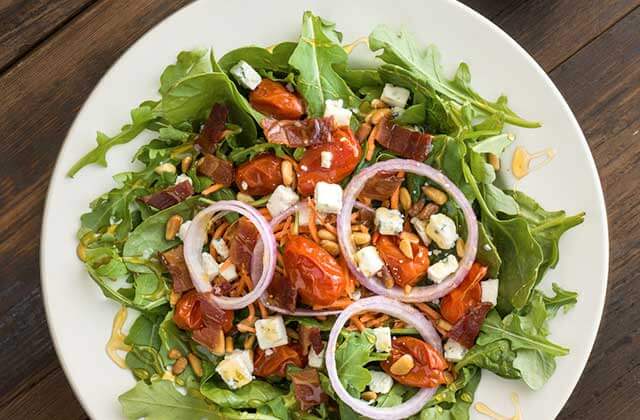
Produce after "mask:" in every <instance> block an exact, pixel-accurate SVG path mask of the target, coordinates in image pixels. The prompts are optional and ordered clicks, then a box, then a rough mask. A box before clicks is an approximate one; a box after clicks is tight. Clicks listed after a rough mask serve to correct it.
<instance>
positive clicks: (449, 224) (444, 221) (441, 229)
mask: <svg viewBox="0 0 640 420" xmlns="http://www.w3.org/2000/svg"><path fill="white" fill-rule="evenodd" d="M427 235H429V238H431V239H432V240H433V241H434V242H435V243H436V245H438V247H439V248H440V249H451V248H453V247H454V246H456V241H457V240H458V233H457V232H456V224H455V222H454V221H453V220H451V218H449V217H448V216H447V215H445V214H442V213H438V214H433V215H431V217H430V218H429V224H428V225H427Z"/></svg>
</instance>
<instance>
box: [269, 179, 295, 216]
mask: <svg viewBox="0 0 640 420" xmlns="http://www.w3.org/2000/svg"><path fill="white" fill-rule="evenodd" d="M298 201H300V197H299V196H298V194H296V192H295V191H293V190H292V189H291V188H289V187H285V186H284V185H278V187H277V188H276V189H275V191H274V192H273V194H271V197H269V201H268V202H267V210H269V214H271V216H272V217H276V216H277V215H279V214H280V213H282V212H283V211H285V210H286V209H288V208H289V207H291V206H293V205H294V204H296V203H297V202H298Z"/></svg>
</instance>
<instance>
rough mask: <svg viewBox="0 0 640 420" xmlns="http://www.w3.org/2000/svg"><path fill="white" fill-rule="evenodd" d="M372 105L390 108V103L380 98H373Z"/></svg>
mask: <svg viewBox="0 0 640 420" xmlns="http://www.w3.org/2000/svg"><path fill="white" fill-rule="evenodd" d="M371 107H372V108H374V109H380V108H389V105H387V104H386V103H384V102H382V101H381V100H380V99H373V100H372V101H371Z"/></svg>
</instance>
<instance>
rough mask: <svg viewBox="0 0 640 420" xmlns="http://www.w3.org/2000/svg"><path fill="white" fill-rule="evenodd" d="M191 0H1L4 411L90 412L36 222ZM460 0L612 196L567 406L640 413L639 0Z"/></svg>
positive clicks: (612, 415)
mask: <svg viewBox="0 0 640 420" xmlns="http://www.w3.org/2000/svg"><path fill="white" fill-rule="evenodd" d="M186 3H189V1H187V0H178V1H175V0H136V1H126V0H29V1H26V0H2V1H1V2H0V93H1V97H0V173H1V176H0V207H1V209H2V211H0V238H1V240H0V278H1V279H2V287H1V288H0V302H1V305H0V366H2V367H3V371H4V373H3V374H2V375H0V418H7V419H17V418H25V419H26V418H28V419H45V418H47V419H50V418H64V419H74V418H86V414H85V413H84V411H83V410H82V408H81V406H80V404H79V403H78V401H77V399H76V397H75V396H74V395H73V393H72V391H71V389H70V387H69V385H68V383H67V380H66V379H65V376H64V374H63V372H62V370H61V368H60V365H59V363H58V360H57V358H56V355H55V353H54V350H53V347H52V343H51V339H50V337H49V331H48V329H47V325H46V319H45V315H44V310H43V307H42V301H41V299H42V298H41V292H40V275H39V264H38V251H39V235H40V221H41V216H42V209H43V203H44V197H45V193H46V190H47V185H48V181H49V176H50V173H51V171H52V168H53V164H54V162H55V159H56V155H57V154H58V150H59V149H60V146H61V145H62V141H63V140H64V138H65V135H66V133H67V130H68V129H69V126H70V125H71V122H72V121H73V119H74V118H75V115H76V113H77V112H78V110H79V108H80V106H81V105H82V103H83V102H84V101H85V99H86V98H87V96H88V95H89V93H90V92H91V90H92V89H93V87H94V86H95V84H96V83H97V82H98V80H99V79H100V77H102V75H103V74H104V73H105V71H106V70H107V69H108V68H109V67H110V66H111V64H113V62H114V61H115V60H116V59H117V58H118V57H119V56H120V55H121V54H122V53H123V52H124V51H125V50H126V48H127V47H128V46H129V45H131V44H132V43H133V42H134V41H135V40H136V39H138V38H139V37H140V36H141V35H142V34H144V33H145V32H146V31H147V30H148V29H150V28H151V27H152V26H153V25H155V24H156V23H157V22H159V21H160V20H161V19H163V18H164V17H165V16H167V15H169V14H171V13H173V12H174V11H176V10H177V9H179V8H180V7H181V6H183V5H184V4H186ZM465 3H467V4H469V5H470V6H471V7H473V8H475V9H476V10H478V11H479V12H480V13H482V14H483V15H485V16H486V17H488V18H489V19H491V20H492V21H494V22H495V23H496V24H498V25H499V26H500V27H502V28H503V29H504V30H505V31H506V32H507V33H509V34H510V35H511V36H512V37H513V38H515V39H516V41H518V42H519V43H520V44H521V45H522V46H523V47H524V48H525V49H526V50H527V51H529V53H531V55H533V57H534V58H535V59H536V60H537V61H538V62H539V63H540V64H541V66H542V67H543V68H544V69H545V70H546V71H547V72H548V73H549V75H550V76H551V78H552V79H553V81H554V82H555V83H556V85H557V86H558V88H559V89H560V91H561V92H562V93H563V95H564V96H565V98H566V99H567V101H568V103H569V105H570V106H571V108H572V109H573V112H574V113H575V114H576V116H577V118H578V121H579V122H580V125H581V126H582V129H583V130H584V133H585V135H586V137H587V139H588V141H589V146H590V147H591V151H592V153H593V155H594V157H595V160H596V164H597V166H598V169H599V171H600V177H601V180H602V184H603V187H604V192H605V196H606V200H607V210H608V214H609V229H610V232H611V270H610V275H609V290H608V299H607V305H606V308H605V313H604V320H603V323H602V325H601V328H600V334H599V336H598V340H597V342H596V346H595V348H594V350H593V353H592V355H591V358H590V360H589V364H588V365H587V369H586V371H585V372H584V374H583V376H582V379H581V380H580V383H579V384H578V387H577V388H576V390H575V391H574V393H573V395H572V397H571V399H570V400H569V402H568V403H567V405H566V406H565V408H564V410H563V411H562V413H561V415H560V416H559V418H561V419H577V418H589V419H605V418H606V419H631V418H638V416H640V414H638V413H640V393H639V392H638V391H637V389H638V388H637V383H638V380H639V378H640V334H639V332H640V311H638V310H637V309H636V308H637V306H636V302H637V301H638V300H640V276H639V275H638V272H640V229H639V223H640V210H639V209H640V206H639V207H636V205H638V204H640V200H638V194H639V193H640V136H639V135H638V134H639V130H640V7H638V6H639V5H640V0H579V1H576V0H529V1H524V0H468V1H465ZM584 281H589V279H584ZM97 380H100V379H99V378H97ZM527 420H530V419H527Z"/></svg>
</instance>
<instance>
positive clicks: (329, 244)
mask: <svg viewBox="0 0 640 420" xmlns="http://www.w3.org/2000/svg"><path fill="white" fill-rule="evenodd" d="M320 246H321V247H322V248H324V250H325V251H327V252H328V253H329V254H331V255H332V256H334V257H337V256H338V255H340V247H339V246H338V244H337V243H335V242H333V241H330V240H327V239H324V240H322V241H320Z"/></svg>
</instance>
